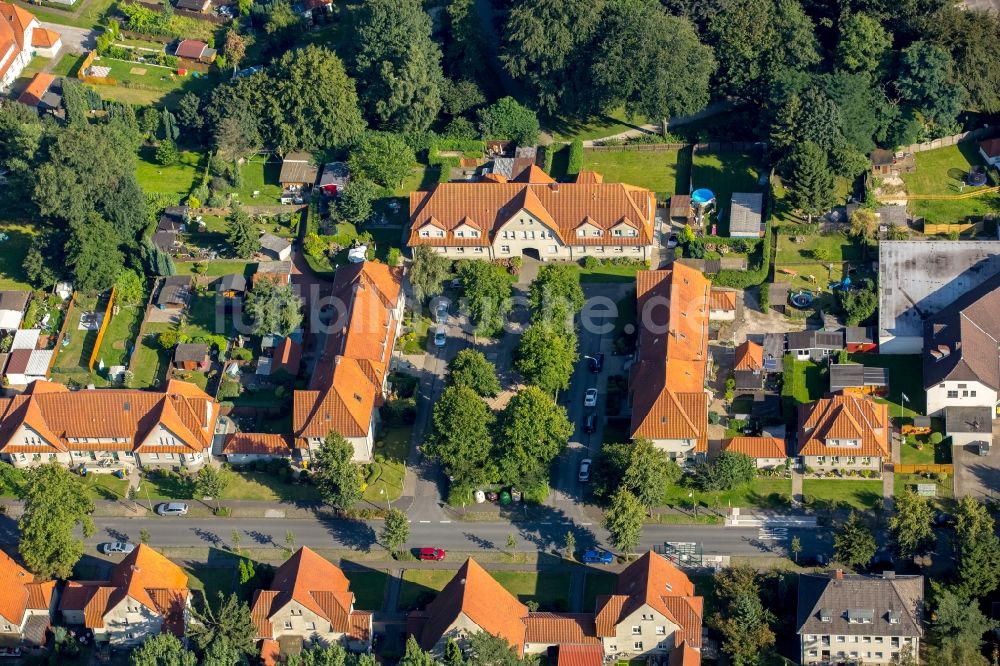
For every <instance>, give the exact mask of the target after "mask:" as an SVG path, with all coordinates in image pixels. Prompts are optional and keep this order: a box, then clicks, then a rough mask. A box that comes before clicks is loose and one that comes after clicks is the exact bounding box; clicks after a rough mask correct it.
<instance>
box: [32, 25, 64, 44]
mask: <svg viewBox="0 0 1000 666" xmlns="http://www.w3.org/2000/svg"><path fill="white" fill-rule="evenodd" d="M60 39H62V35H60V34H59V33H58V32H56V31H55V30H48V29H46V28H41V27H39V28H35V29H34V30H32V31H31V45H32V46H34V47H35V48H37V49H48V48H52V47H53V46H55V45H56V42H58V41H59V40H60Z"/></svg>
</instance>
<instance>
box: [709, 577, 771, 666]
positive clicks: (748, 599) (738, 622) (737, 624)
mask: <svg viewBox="0 0 1000 666" xmlns="http://www.w3.org/2000/svg"><path fill="white" fill-rule="evenodd" d="M773 619H774V618H773V616H772V615H771V613H770V612H768V611H767V610H766V609H765V608H764V605H763V604H762V603H761V600H760V597H759V596H758V595H756V594H741V595H740V596H738V597H736V598H735V599H733V601H732V602H731V603H730V604H729V607H728V609H727V612H726V613H725V615H724V616H722V615H717V616H716V620H715V625H716V628H717V629H718V630H719V633H721V634H722V651H723V652H725V653H726V654H728V655H729V658H730V661H731V662H732V664H733V666H754V665H755V664H757V663H758V659H759V657H760V656H761V655H762V654H763V653H764V652H766V651H767V650H768V649H769V648H770V647H771V646H772V645H774V641H775V636H774V632H773V631H772V630H771V627H770V626H769V624H770V623H771V622H772V621H773Z"/></svg>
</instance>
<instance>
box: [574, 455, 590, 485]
mask: <svg viewBox="0 0 1000 666" xmlns="http://www.w3.org/2000/svg"><path fill="white" fill-rule="evenodd" d="M592 462H593V461H591V459H590V458H584V459H583V460H581V461H580V474H579V475H577V478H579V479H580V482H581V483H586V482H587V481H590V465H591V463H592Z"/></svg>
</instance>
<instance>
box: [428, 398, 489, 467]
mask: <svg viewBox="0 0 1000 666" xmlns="http://www.w3.org/2000/svg"><path fill="white" fill-rule="evenodd" d="M432 420H433V423H434V432H433V434H432V436H431V437H429V438H428V440H427V442H426V443H425V444H424V453H425V454H427V455H428V456H430V457H431V458H434V459H436V460H438V461H439V462H440V463H441V464H442V465H443V466H444V469H445V471H446V472H447V473H448V474H449V475H450V476H451V477H453V478H454V481H455V483H456V484H457V485H468V486H472V485H476V484H482V483H492V482H494V481H495V480H496V477H497V468H496V462H495V461H494V457H493V436H492V426H493V422H494V420H495V417H494V416H493V412H491V411H490V408H489V406H488V405H487V404H486V402H485V401H484V400H483V399H482V398H480V397H479V396H478V395H477V394H476V392H475V391H474V390H472V389H471V388H469V387H468V386H465V385H464V384H455V385H453V386H449V387H448V388H446V389H445V390H444V391H443V392H442V394H441V397H440V398H439V399H438V400H437V402H435V403H434V412H433V415H432Z"/></svg>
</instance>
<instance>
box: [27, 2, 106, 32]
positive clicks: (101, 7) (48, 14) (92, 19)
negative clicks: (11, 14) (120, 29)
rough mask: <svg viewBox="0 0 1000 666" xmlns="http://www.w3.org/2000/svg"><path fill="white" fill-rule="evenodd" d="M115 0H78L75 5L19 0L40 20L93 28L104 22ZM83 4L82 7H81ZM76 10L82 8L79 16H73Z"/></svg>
mask: <svg viewBox="0 0 1000 666" xmlns="http://www.w3.org/2000/svg"><path fill="white" fill-rule="evenodd" d="M114 1H115V0H91V2H89V3H83V2H78V3H77V4H76V5H74V6H73V7H66V6H64V5H56V4H49V3H43V4H35V3H32V2H25V1H24V0H19V1H18V2H17V4H18V5H20V6H22V7H24V8H25V9H27V10H28V11H30V12H31V13H32V14H34V15H35V17H36V18H37V19H38V20H39V21H51V22H52V23H59V24H60V25H72V26H76V27H78V28H93V27H96V26H98V25H100V24H101V23H102V20H103V19H104V16H105V14H107V13H108V10H109V9H110V8H111V5H113V4H114ZM81 6H82V9H80V8H81ZM75 10H80V15H79V16H73V14H74V11H75Z"/></svg>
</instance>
